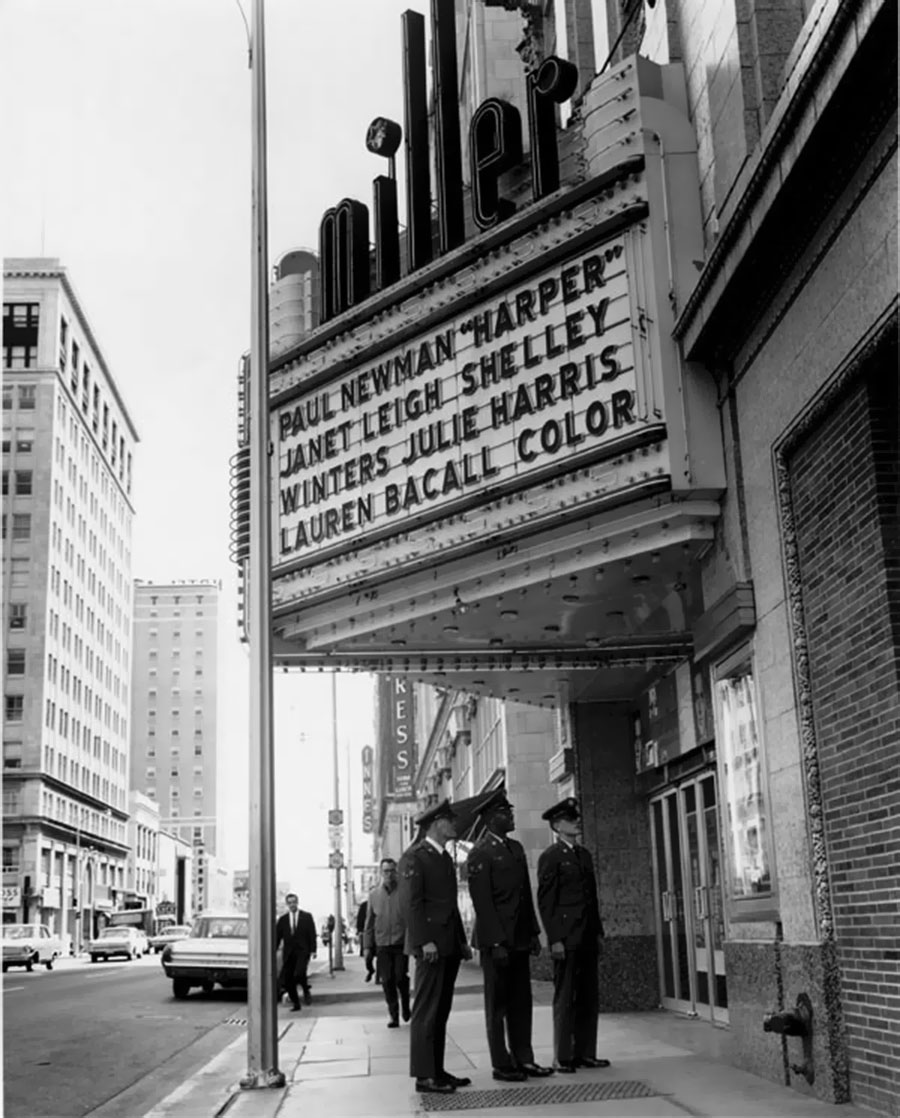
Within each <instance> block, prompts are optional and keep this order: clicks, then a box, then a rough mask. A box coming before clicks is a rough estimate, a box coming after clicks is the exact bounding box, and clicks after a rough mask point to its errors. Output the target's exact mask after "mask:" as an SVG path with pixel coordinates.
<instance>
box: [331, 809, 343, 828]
mask: <svg viewBox="0 0 900 1118" xmlns="http://www.w3.org/2000/svg"><path fill="white" fill-rule="evenodd" d="M343 822H344V813H343V811H341V809H340V808H339V807H333V808H331V810H330V811H329V812H328V825H329V826H330V827H340V825H341V824H342V823H343Z"/></svg>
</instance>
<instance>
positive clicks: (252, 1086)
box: [241, 1068, 287, 1091]
mask: <svg viewBox="0 0 900 1118" xmlns="http://www.w3.org/2000/svg"><path fill="white" fill-rule="evenodd" d="M286 1083H287V1080H286V1079H285V1077H284V1072H283V1071H279V1070H278V1068H270V1069H269V1070H268V1071H256V1072H254V1071H248V1072H247V1074H246V1075H244V1076H243V1077H242V1078H241V1090H242V1091H255V1090H257V1089H259V1088H261V1087H276V1088H277V1087H284V1086H285V1085H286Z"/></svg>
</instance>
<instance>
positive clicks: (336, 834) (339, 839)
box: [328, 827, 344, 850]
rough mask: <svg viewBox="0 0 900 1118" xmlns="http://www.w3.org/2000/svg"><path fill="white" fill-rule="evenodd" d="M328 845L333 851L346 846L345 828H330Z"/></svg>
mask: <svg viewBox="0 0 900 1118" xmlns="http://www.w3.org/2000/svg"><path fill="white" fill-rule="evenodd" d="M328 845H329V846H330V847H331V849H332V850H340V848H341V847H342V846H343V845H344V828H343V827H329V828H328Z"/></svg>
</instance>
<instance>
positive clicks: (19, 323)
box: [3, 303, 40, 403]
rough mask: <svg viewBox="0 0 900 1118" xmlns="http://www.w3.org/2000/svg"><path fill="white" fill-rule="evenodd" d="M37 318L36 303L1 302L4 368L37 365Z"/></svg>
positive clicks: (38, 310) (38, 306) (38, 315)
mask: <svg viewBox="0 0 900 1118" xmlns="http://www.w3.org/2000/svg"><path fill="white" fill-rule="evenodd" d="M39 319H40V304H38V303H4V304H3V368H4V369H30V368H31V367H32V366H33V365H37V345H38V324H39ZM20 403H21V400H20Z"/></svg>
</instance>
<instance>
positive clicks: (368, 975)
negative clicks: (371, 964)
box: [366, 971, 375, 982]
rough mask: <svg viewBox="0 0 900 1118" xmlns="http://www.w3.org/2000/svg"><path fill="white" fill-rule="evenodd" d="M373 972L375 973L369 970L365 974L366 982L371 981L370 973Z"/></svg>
mask: <svg viewBox="0 0 900 1118" xmlns="http://www.w3.org/2000/svg"><path fill="white" fill-rule="evenodd" d="M374 973H375V972H374V971H369V973H368V974H367V975H366V982H371V981H372V975H373V974H374Z"/></svg>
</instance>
